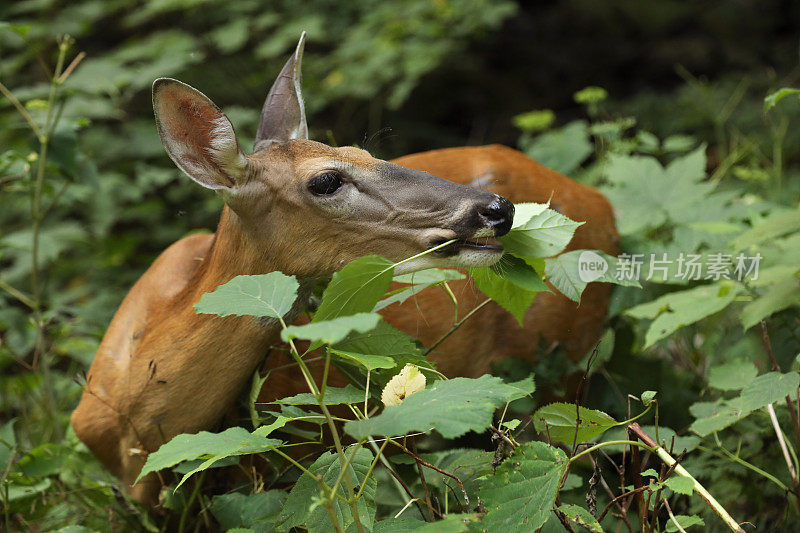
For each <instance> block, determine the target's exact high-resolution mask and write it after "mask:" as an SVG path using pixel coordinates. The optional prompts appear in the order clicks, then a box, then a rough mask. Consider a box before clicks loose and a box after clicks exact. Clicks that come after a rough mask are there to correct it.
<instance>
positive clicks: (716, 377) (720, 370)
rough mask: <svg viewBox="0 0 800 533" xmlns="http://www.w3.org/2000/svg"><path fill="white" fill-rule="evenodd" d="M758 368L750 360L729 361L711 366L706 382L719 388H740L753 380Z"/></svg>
mask: <svg viewBox="0 0 800 533" xmlns="http://www.w3.org/2000/svg"><path fill="white" fill-rule="evenodd" d="M757 373H758V370H757V369H756V367H755V365H754V364H753V362H752V361H748V360H744V359H742V360H738V361H730V362H728V363H725V364H723V365H720V366H714V367H711V373H710V375H709V377H708V384H709V385H710V386H711V387H714V388H715V389H719V390H742V389H743V388H744V386H745V385H747V384H748V383H750V382H751V381H753V378H755V377H756V374H757Z"/></svg>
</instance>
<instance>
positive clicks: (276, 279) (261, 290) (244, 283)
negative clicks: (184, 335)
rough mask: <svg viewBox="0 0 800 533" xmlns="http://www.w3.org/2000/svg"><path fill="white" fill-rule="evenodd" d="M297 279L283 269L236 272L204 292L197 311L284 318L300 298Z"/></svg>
mask: <svg viewBox="0 0 800 533" xmlns="http://www.w3.org/2000/svg"><path fill="white" fill-rule="evenodd" d="M299 286H300V285H299V284H298V283H297V279H295V277H294V276H287V275H285V274H283V273H281V272H270V273H269V274H260V275H257V276H236V277H235V278H233V279H232V280H230V281H229V282H228V283H225V284H224V285H220V286H219V287H217V288H216V290H214V292H209V293H206V294H204V295H203V297H202V298H201V299H200V301H199V302H198V303H196V304H195V305H194V308H195V311H196V312H197V313H207V314H214V315H220V316H229V315H239V316H241V315H253V316H267V317H272V318H282V317H283V316H284V315H285V314H287V313H288V312H289V311H291V309H292V307H293V306H294V303H295V300H297V289H298V288H299Z"/></svg>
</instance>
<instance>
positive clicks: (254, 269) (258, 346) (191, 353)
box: [124, 208, 313, 450]
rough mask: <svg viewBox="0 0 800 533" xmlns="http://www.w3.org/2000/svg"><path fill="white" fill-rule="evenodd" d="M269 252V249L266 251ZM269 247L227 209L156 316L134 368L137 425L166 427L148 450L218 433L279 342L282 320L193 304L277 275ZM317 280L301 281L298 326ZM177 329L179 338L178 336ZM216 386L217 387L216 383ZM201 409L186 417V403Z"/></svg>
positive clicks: (132, 412)
mask: <svg viewBox="0 0 800 533" xmlns="http://www.w3.org/2000/svg"><path fill="white" fill-rule="evenodd" d="M265 250H266V251H265ZM268 250H269V246H264V245H263V244H262V245H261V246H259V247H255V246H254V243H253V242H251V241H250V240H249V237H248V235H247V233H246V232H245V231H244V229H243V228H242V224H241V221H240V220H238V217H237V216H236V215H235V213H233V212H232V211H231V210H229V209H228V208H226V209H225V210H224V211H223V214H222V217H221V219H220V224H219V228H218V231H217V234H216V236H215V240H214V243H213V244H212V246H211V249H210V250H209V251H208V253H207V254H206V256H205V258H204V259H203V261H202V263H201V264H200V266H199V267H198V268H197V270H196V271H195V272H194V274H193V275H192V277H191V278H190V280H189V282H188V284H187V288H186V289H185V290H184V291H183V292H182V293H181V294H180V295H179V296H177V297H176V298H175V299H174V300H172V301H171V302H169V303H168V304H167V307H166V308H165V309H164V311H163V312H161V313H158V315H157V316H155V317H154V318H152V322H151V323H150V326H151V327H150V328H149V329H150V333H151V334H150V335H144V336H143V337H142V339H141V344H140V345H139V349H138V350H137V352H138V353H137V356H136V357H135V362H134V363H133V364H132V368H131V369H130V375H131V376H133V377H134V379H133V380H132V381H133V382H132V383H130V385H128V387H130V392H129V395H128V396H127V397H128V398H133V402H132V403H129V405H128V406H126V409H124V410H125V411H127V412H128V415H129V418H130V420H131V423H132V424H134V427H136V426H138V427H139V428H145V427H148V428H152V427H160V428H161V433H155V432H149V433H152V434H148V435H147V437H146V438H145V436H144V435H143V434H142V432H141V431H139V432H138V433H139V434H140V436H141V437H142V441H143V444H144V446H145V447H146V448H147V449H150V450H152V449H155V448H157V447H158V446H159V445H160V444H161V443H162V442H163V441H164V438H167V439H168V438H171V437H172V436H174V435H176V434H178V433H194V432H196V431H198V430H209V429H211V428H212V427H213V426H214V425H215V424H216V423H217V422H218V421H219V419H220V418H221V417H222V415H223V414H224V412H225V411H226V410H227V409H228V408H229V407H230V406H231V405H232V404H233V402H235V400H236V397H237V396H238V394H239V393H240V392H241V390H242V388H243V387H244V386H245V384H246V383H247V380H248V379H249V378H250V376H252V374H253V372H254V371H255V369H256V368H257V367H258V364H259V363H260V362H261V361H262V360H263V358H264V356H265V355H266V353H267V348H268V347H269V345H270V343H273V342H275V341H276V340H277V339H278V333H279V332H280V327H281V326H280V323H279V321H278V320H276V319H263V318H259V317H252V316H228V317H220V316H217V315H211V314H196V313H195V309H194V304H196V303H197V302H198V301H200V298H201V297H202V295H203V294H204V293H207V292H211V291H214V290H215V289H216V288H217V287H218V286H219V285H222V284H224V283H227V282H228V281H230V280H231V279H233V278H234V277H236V276H237V275H241V274H266V273H268V272H271V271H274V270H275V269H274V268H273V264H271V262H270V261H269V251H268ZM312 287H313V283H312V280H301V282H300V290H298V297H297V299H296V300H295V303H294V306H293V307H292V310H291V311H290V312H289V313H287V315H286V316H285V317H284V320H286V321H291V320H294V318H295V317H296V316H297V314H299V313H300V311H301V310H302V308H303V307H304V304H305V302H306V301H307V298H308V295H309V293H310V290H311V288H312ZM176 332H177V333H176ZM210 385H211V386H210ZM189 404H191V405H194V406H195V408H194V409H193V410H191V412H187V411H186V409H185V406H186V405H189Z"/></svg>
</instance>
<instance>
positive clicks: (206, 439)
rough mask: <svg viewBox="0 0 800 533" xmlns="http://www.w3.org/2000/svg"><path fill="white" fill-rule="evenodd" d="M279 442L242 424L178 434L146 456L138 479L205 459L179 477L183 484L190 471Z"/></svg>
mask: <svg viewBox="0 0 800 533" xmlns="http://www.w3.org/2000/svg"><path fill="white" fill-rule="evenodd" d="M280 444H281V441H279V440H275V439H268V438H266V437H265V436H264V435H263V434H261V433H258V432H257V431H256V432H253V433H250V432H248V431H247V430H246V429H244V428H241V427H232V428H228V429H226V430H225V431H223V432H222V433H209V432H207V431H201V432H199V433H197V434H194V435H187V434H183V435H178V436H176V437H174V438H172V439H170V440H169V442H166V443H165V444H163V445H162V446H161V447H160V448H159V449H158V450H157V451H155V452H153V453H151V454H150V455H148V456H147V462H145V464H144V466H143V467H142V471H141V473H140V474H139V477H138V478H137V481H138V480H139V479H142V478H143V477H144V476H145V475H147V474H149V473H151V472H158V471H159V470H163V469H165V468H169V467H171V466H174V465H176V464H178V463H181V462H183V461H191V460H193V459H198V458H201V457H202V458H204V459H205V460H204V461H203V463H201V464H200V465H199V466H198V467H197V468H195V469H194V470H192V471H191V472H189V473H188V474H186V475H185V476H184V478H183V479H182V480H181V483H183V482H184V481H186V479H188V478H189V477H190V476H191V475H192V474H194V473H196V472H200V471H202V470H205V469H207V468H209V467H211V466H212V465H213V464H214V463H215V462H217V461H219V460H221V459H224V458H226V457H232V456H235V455H247V454H251V453H259V452H263V451H266V450H268V449H270V448H274V447H275V446H278V445H280Z"/></svg>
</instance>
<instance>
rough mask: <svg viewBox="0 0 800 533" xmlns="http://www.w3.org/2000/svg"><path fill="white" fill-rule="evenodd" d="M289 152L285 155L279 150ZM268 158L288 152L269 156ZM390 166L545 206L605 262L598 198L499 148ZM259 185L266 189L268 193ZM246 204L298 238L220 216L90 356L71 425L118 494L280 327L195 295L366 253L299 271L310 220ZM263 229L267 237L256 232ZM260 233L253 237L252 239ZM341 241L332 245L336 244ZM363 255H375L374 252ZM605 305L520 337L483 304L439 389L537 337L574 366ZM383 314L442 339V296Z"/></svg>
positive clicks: (598, 297)
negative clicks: (200, 310)
mask: <svg viewBox="0 0 800 533" xmlns="http://www.w3.org/2000/svg"><path fill="white" fill-rule="evenodd" d="M302 144H303V145H304V146H303V148H304V149H305V150H311V151H313V150H325V148H321V146H322V145H319V144H318V143H310V142H308V141H303V142H302ZM299 145H300V143H295V144H294V147H293V148H291V150H296V149H297V148H295V147H297V146H299ZM326 148H327V147H326ZM274 150H276V151H277V150H284V151H285V150H290V148H288V145H286V146H283V147H281V146H280V145H278V146H276V147H275V148H274ZM305 150H304V151H305ZM287 156H288V157H287ZM337 156H338V157H343V156H344V157H348V158H352V160H353V161H355V162H356V163H357V164H359V165H363V166H368V165H369V164H371V161H374V160H371V158H369V156H368V154H366V153H365V152H362V151H359V150H355V149H346V150H343V151H340V152H337ZM278 159H279V160H281V161H286V163H284V164H285V165H290V166H292V167H293V169H294V173H295V174H296V175H298V176H301V178H299V179H303V178H302V177H303V176H305V175H308V174H309V173H311V172H313V171H314V162H313V158H308V152H307V151H305V153H304V154H303V157H302V158H299V159H302V161H299V162H298V161H294V159H297V158H296V157H295V154H294V153H292V154H285V153H284V154H281V157H280V158H278ZM248 160H249V161H250V163H249V164H250V165H251V166H252V165H259V164H267V162H268V156H265V155H264V154H262V153H259V154H256V156H253V157H248ZM396 162H397V163H399V164H401V165H404V166H406V167H409V168H413V169H420V170H425V171H429V172H432V173H436V174H438V175H440V176H442V177H446V178H450V179H451V180H454V181H457V182H461V183H470V182H471V181H473V180H475V179H478V178H481V179H485V177H486V176H487V175H491V176H492V177H493V178H492V181H493V185H492V186H491V187H490V189H491V190H493V191H496V192H497V193H499V194H502V195H505V196H506V197H507V198H509V199H510V200H512V201H515V202H521V201H537V202H543V201H546V200H547V199H548V198H549V197H550V196H551V194H552V196H553V205H554V207H558V208H559V209H560V210H561V211H562V212H563V213H564V214H565V215H567V216H569V217H571V218H573V219H576V220H586V221H587V224H585V225H584V226H582V227H580V228H579V229H578V231H577V232H576V235H575V238H574V239H573V242H572V244H571V245H570V248H596V249H601V250H604V251H606V252H608V253H612V254H613V253H616V250H617V245H616V239H617V234H616V229H615V226H614V220H613V213H612V211H611V207H610V206H609V204H608V202H607V201H606V200H605V198H604V197H603V196H602V195H600V194H599V193H597V192H596V191H594V190H593V189H591V188H589V187H585V186H582V185H580V184H578V183H576V182H574V181H572V180H570V179H568V178H566V177H564V176H562V175H560V174H558V173H556V172H553V171H552V170H549V169H546V168H544V167H542V166H541V165H539V164H537V163H535V162H534V161H532V160H530V159H529V158H527V157H525V156H524V155H523V154H521V153H520V152H517V151H515V150H512V149H509V148H506V147H502V146H486V147H474V148H453V149H447V150H437V151H433V152H426V153H422V154H416V155H411V156H406V157H404V158H400V159H398V160H397V161H396ZM273 167H274V165H273ZM304 169H305V170H304ZM281 171H284V172H285V169H275V168H272V172H281ZM248 172H249V174H248V175H249V177H248V182H247V183H248V184H249V183H253V182H254V180H256V181H258V180H260V178H258V176H257V175H255V174H253V172H254V171H253V170H252V168H250V169H249V170H248ZM260 186H261V187H264V186H267V187H275V185H274V184H271V183H270V182H269V181H265V182H263V183H261V185H260ZM257 202H258V198H257V197H256V195H253V196H252V197H248V195H247V194H243V195H242V196H241V197H239V198H237V199H236V203H235V204H233V209H234V210H236V212H237V213H239V212H245V213H250V214H251V216H253V219H254V220H256V221H257V220H258V217H259V216H262V215H261V213H263V211H264V209H270V208H271V209H273V210H274V209H278V210H279V211H282V212H280V213H278V214H274V213H271V214H270V216H272V217H273V218H275V217H277V219H280V217H284V218H285V217H295V219H296V217H298V216H300V218H301V219H302V220H304V221H305V222H306V226H304V227H305V228H307V231H308V233H307V234H306V233H303V228H304V227H302V226H301V228H300V229H299V231H296V232H295V233H294V234H292V235H284V233H285V231H281V230H276V227H275V225H274V224H273V225H272V231H273V232H272V233H269V234H262V233H254V232H252V231H245V230H244V229H243V227H244V226H247V225H248V224H250V225H252V224H253V222H252V220H246V219H242V218H240V217H239V216H237V215H236V214H235V213H234V211H233V210H232V209H229V208H227V207H226V208H225V210H224V211H223V214H222V217H221V220H220V224H219V228H218V229H217V233H216V234H215V235H193V236H190V237H186V238H184V239H182V240H180V241H178V242H176V243H175V244H173V245H172V246H170V247H169V248H168V249H167V250H165V251H164V253H162V254H161V256H159V258H158V259H157V260H156V261H155V263H154V264H153V265H152V267H151V268H150V269H149V270H148V271H147V272H145V274H144V275H143V276H142V277H141V278H140V279H139V281H137V283H136V284H135V285H134V287H133V288H132V289H131V291H130V293H129V294H128V295H127V296H126V298H125V300H124V301H123V302H122V305H121V306H120V308H119V310H118V311H117V313H116V315H115V316H114V319H113V320H112V322H111V325H110V326H109V329H108V331H107V333H106V336H105V337H104V339H103V342H102V343H101V346H100V349H99V350H98V354H97V357H96V358H95V361H94V363H93V364H92V368H91V369H90V372H89V375H88V378H87V386H86V388H85V391H84V394H83V397H82V399H81V402H80V404H79V406H78V408H77V409H76V410H75V412H74V413H73V415H72V423H73V426H74V427H75V431H76V433H77V434H78V436H79V437H80V438H81V440H83V441H84V442H85V443H86V444H87V446H88V447H89V448H90V449H91V450H92V452H93V453H94V454H95V455H96V456H97V458H98V459H99V460H100V461H101V463H102V464H103V465H104V466H105V467H106V468H108V469H109V470H110V471H111V472H113V473H114V474H115V475H117V476H119V477H120V478H121V480H122V481H123V484H125V485H126V486H128V487H130V486H131V484H132V483H133V481H134V480H135V478H136V476H137V475H138V472H139V471H140V470H141V467H142V465H143V464H144V461H145V459H146V454H147V453H148V452H150V451H153V450H155V449H157V448H158V447H159V446H160V445H161V444H162V443H163V442H165V441H167V440H169V439H170V438H172V437H173V436H175V435H177V434H180V433H194V432H196V431H198V430H201V429H212V428H213V427H214V425H215V424H217V423H218V421H219V420H220V419H221V418H222V416H223V414H224V412H225V411H226V410H227V409H228V408H229V407H230V406H231V404H232V403H233V402H234V400H235V398H236V396H237V395H238V394H239V393H240V392H241V390H242V389H243V387H244V386H245V384H246V382H247V380H248V378H249V377H250V376H251V375H252V372H253V371H254V370H255V367H256V366H257V365H258V363H259V362H260V360H261V358H262V357H263V354H264V353H266V350H267V347H268V346H269V345H270V343H273V342H275V340H276V336H277V333H278V329H279V328H278V326H277V325H276V324H275V323H274V322H273V323H268V324H267V325H264V323H263V322H259V321H258V320H257V319H254V318H252V317H226V318H222V317H218V316H214V315H198V314H196V313H195V311H194V309H193V307H192V306H193V304H194V303H195V302H197V301H198V300H199V299H200V297H201V296H202V294H203V293H206V292H210V291H213V290H214V289H215V288H216V287H217V286H218V285H220V284H222V283H225V282H227V281H229V280H230V279H231V278H233V277H234V276H236V275H239V274H256V273H265V272H270V271H273V270H281V271H284V272H290V273H296V274H299V275H313V274H314V273H316V272H319V271H325V269H329V270H330V269H333V270H335V269H336V267H337V266H339V265H340V264H343V261H344V260H345V259H352V258H355V257H357V256H359V255H361V254H360V253H359V252H360V251H361V250H363V248H364V246H367V245H366V244H365V243H366V242H367V241H364V240H362V239H367V238H368V237H366V236H362V235H359V234H358V233H354V235H359V238H353V239H350V241H351V242H350V244H345V245H344V246H345V247H346V248H347V249H345V250H343V251H342V252H341V253H339V254H338V255H337V256H336V261H337V263H336V264H324V262H325V261H328V260H329V259H328V257H327V255H326V254H321V256H320V257H318V260H319V261H320V262H322V263H323V264H316V263H315V264H310V263H308V255H307V254H303V253H302V252H303V249H309V248H311V249H314V247H315V246H319V247H320V249H323V250H324V249H325V248H324V247H325V244H326V243H324V242H323V241H320V240H319V238H318V235H316V234H314V233H313V229H314V228H317V227H319V225H320V224H322V223H324V221H323V220H320V221H317V220H314V217H315V216H316V217H318V216H319V215H317V214H315V213H313V212H308V213H303V212H302V211H301V212H300V213H298V210H302V208H303V206H302V204H301V203H300V202H297V203H292V202H291V201H289V202H287V203H286V204H285V205H277V202H272V204H273V205H271V206H266V207H264V206H259V205H258V204H257ZM264 227H267V228H269V227H270V225H269V224H266V223H265V224H264ZM345 230H348V228H345V229H344V230H342V231H345ZM258 231H259V232H261V231H262V229H260V226H259V230H258ZM264 231H266V230H264ZM348 231H355V229H353V228H350V229H349V230H348ZM398 235H399V233H398ZM344 237H345V236H344V235H343V236H342V237H340V238H339V239H335V241H334V242H336V243H339V242H342V239H343V238H344ZM390 238H391V237H389V236H383V239H390ZM398 239H400V237H399V236H398ZM264 243H269V244H268V245H266V246H265V244H264ZM298 243H300V244H298ZM328 246H330V245H328ZM369 247H370V250H371V251H373V253H375V251H374V244H373V243H372V242H370V243H369ZM408 251H413V248H412V243H409V244H408V245H405V246H401V247H399V249H395V250H394V252H395V253H394V254H392V255H396V254H397V253H400V254H404V253H407V252H408ZM451 287H452V288H453V290H454V292H455V293H456V295H457V296H458V298H459V303H460V310H461V313H462V316H463V314H464V313H466V312H468V311H469V310H470V309H472V308H473V307H474V306H475V305H477V304H478V303H479V302H480V301H482V300H483V299H484V297H483V296H482V295H481V294H480V293H478V292H477V291H476V290H475V289H474V287H473V286H472V284H471V283H470V282H469V281H468V280H467V281H462V282H455V283H451ZM607 303H608V288H607V287H605V286H602V285H594V286H591V287H590V288H589V289H588V290H587V291H586V293H585V294H584V300H583V303H582V305H581V307H580V308H578V307H577V305H576V304H574V303H572V302H570V301H569V300H567V299H566V298H564V297H563V296H560V295H558V294H542V295H540V296H538V297H537V299H536V302H535V303H534V305H533V307H532V308H531V310H530V311H529V312H528V314H527V316H526V319H525V328H519V327H518V326H517V325H516V323H515V322H514V319H513V318H512V317H510V316H509V315H508V314H507V313H505V312H504V311H502V310H501V309H500V308H499V307H497V306H495V305H494V304H491V305H489V306H487V307H486V308H485V309H483V310H481V311H480V312H479V313H478V314H477V315H476V316H475V317H474V318H473V319H472V323H471V325H467V326H465V327H464V328H462V329H461V330H460V331H459V332H457V333H456V334H455V335H453V336H452V337H451V338H449V339H448V340H447V341H445V342H444V343H442V344H441V345H440V347H439V348H438V349H437V350H436V351H434V352H433V354H432V356H431V358H432V359H433V360H435V361H436V362H437V363H438V365H439V368H440V370H441V371H443V372H444V373H445V374H447V375H449V376H478V375H480V374H482V373H485V372H487V371H488V370H489V367H490V364H491V363H492V362H493V361H496V360H498V359H501V358H504V357H509V356H520V357H530V356H531V355H532V347H534V346H536V342H537V338H538V337H539V336H543V337H544V338H546V339H547V340H548V341H550V342H559V343H561V344H563V345H564V347H565V349H566V351H567V353H568V354H569V355H570V356H571V357H573V358H577V357H580V356H582V355H583V354H584V353H585V352H586V351H587V350H588V349H589V347H590V346H591V345H592V344H593V343H594V342H596V339H597V338H598V336H599V333H600V329H601V326H602V322H603V319H604V317H605V312H606V307H607ZM383 314H384V316H385V317H386V319H387V321H389V322H390V323H391V324H393V325H394V326H396V327H398V328H399V329H401V330H403V331H405V332H406V333H408V334H410V335H413V336H416V337H418V338H420V339H421V340H422V341H423V342H425V343H426V344H430V343H432V342H433V341H434V340H435V339H437V338H438V337H440V336H441V335H442V334H443V333H444V332H445V331H446V330H447V329H448V328H449V327H450V325H451V319H452V305H451V303H450V300H449V298H447V297H446V296H445V295H444V294H443V293H442V292H441V291H436V290H428V291H425V292H423V293H421V294H419V295H418V296H417V297H416V298H415V299H412V300H410V301H408V302H407V303H405V304H403V305H394V306H390V307H389V308H387V309H386V310H385V312H384V313H383ZM284 363H285V359H280V358H275V357H273V358H270V360H269V361H268V362H267V368H270V366H273V367H274V366H279V365H281V364H284ZM223 377H224V379H223ZM303 390H304V383H303V380H302V379H301V377H300V375H299V373H298V372H297V370H296V368H289V369H283V370H277V371H276V372H275V373H274V374H273V375H271V376H270V379H269V380H268V382H267V385H266V387H265V388H264V390H263V391H262V399H263V400H265V401H269V400H273V399H276V398H280V397H284V396H288V395H291V394H295V393H298V392H302V391H303ZM159 487H160V482H159V480H158V478H157V477H156V476H155V475H154V474H151V475H149V476H147V477H146V478H145V479H144V480H143V481H142V482H140V483H139V484H137V485H135V486H133V488H132V489H130V493H131V495H132V496H133V497H135V498H136V499H138V500H140V501H143V502H146V503H150V504H153V503H155V500H156V498H157V493H158V489H159Z"/></svg>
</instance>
